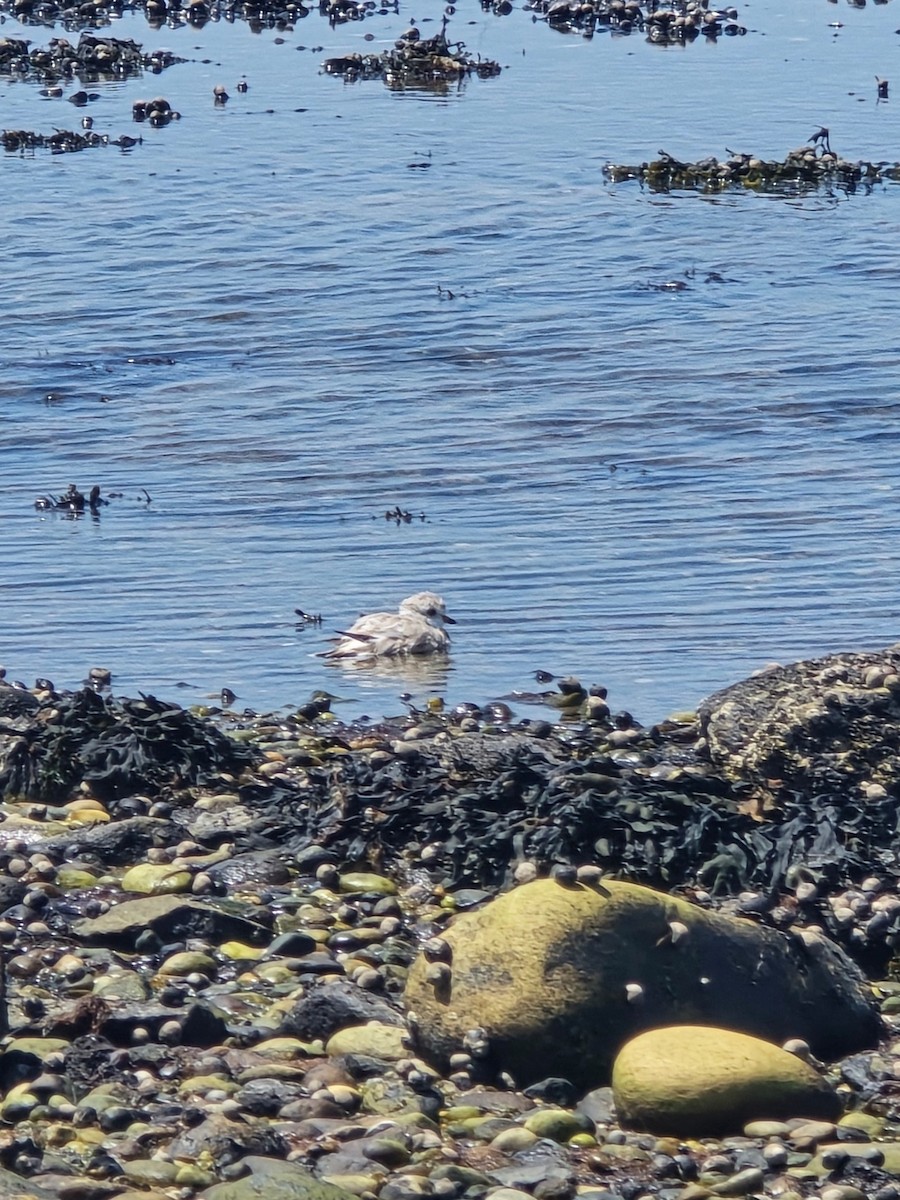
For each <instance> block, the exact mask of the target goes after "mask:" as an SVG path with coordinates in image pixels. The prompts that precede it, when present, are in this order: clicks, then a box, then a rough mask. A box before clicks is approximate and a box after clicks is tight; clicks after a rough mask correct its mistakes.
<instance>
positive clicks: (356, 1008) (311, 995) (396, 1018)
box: [279, 980, 405, 1041]
mask: <svg viewBox="0 0 900 1200" xmlns="http://www.w3.org/2000/svg"><path fill="white" fill-rule="evenodd" d="M370 1021H377V1022H379V1023H380V1024H382V1025H396V1026H403V1025H404V1024H405V1022H404V1019H403V1015H402V1013H400V1012H399V1011H398V1010H397V1009H395V1008H392V1007H391V1006H390V1005H389V1004H388V1003H387V1002H386V1001H384V1000H382V999H381V998H380V997H378V996H375V995H373V994H372V993H371V992H365V991H362V990H360V989H359V988H357V987H355V986H354V985H353V984H352V983H350V982H349V981H345V980H337V981H335V982H334V983H323V984H322V985H321V986H320V987H316V988H312V989H311V990H310V991H309V992H308V994H307V995H306V996H304V997H303V998H302V999H301V1000H298V1001H297V1003H296V1004H295V1005H294V1007H293V1008H292V1009H291V1010H290V1012H288V1013H287V1015H286V1016H285V1018H284V1020H283V1021H282V1023H281V1026H280V1028H279V1033H280V1034H281V1035H283V1036H290V1037H298V1038H304V1039H305V1040H307V1041H312V1040H314V1039H316V1038H319V1039H321V1040H322V1041H327V1040H328V1039H329V1038H330V1037H331V1036H332V1034H334V1033H337V1031H338V1030H339V1029H344V1028H345V1027H346V1026H348V1025H365V1024H367V1023H368V1022H370Z"/></svg>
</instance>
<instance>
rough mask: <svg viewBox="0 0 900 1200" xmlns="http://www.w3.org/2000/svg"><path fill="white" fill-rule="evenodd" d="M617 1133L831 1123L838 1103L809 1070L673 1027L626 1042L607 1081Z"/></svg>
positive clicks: (704, 1029) (725, 1036) (745, 1041)
mask: <svg viewBox="0 0 900 1200" xmlns="http://www.w3.org/2000/svg"><path fill="white" fill-rule="evenodd" d="M612 1086H613V1095H614V1096H615V1101H616V1110H617V1112H618V1116H619V1120H620V1121H621V1122H622V1124H623V1125H626V1126H630V1127H631V1128H633V1129H640V1130H644V1131H646V1132H648V1133H655V1134H660V1135H664V1134H674V1135H676V1136H678V1137H712V1136H718V1135H722V1134H737V1133H740V1132H741V1130H742V1129H743V1127H744V1126H745V1125H746V1124H747V1123H748V1122H749V1121H760V1120H787V1119H789V1118H793V1117H811V1118H822V1119H824V1120H828V1121H832V1120H836V1119H837V1117H838V1116H839V1114H840V1111H841V1103H840V1100H839V1099H838V1097H837V1095H836V1093H835V1092H834V1091H833V1090H832V1088H831V1087H830V1085H829V1084H828V1082H827V1081H826V1080H824V1079H823V1078H822V1076H821V1075H819V1074H818V1072H817V1071H815V1070H814V1069H813V1068H812V1067H811V1066H810V1065H809V1064H808V1063H806V1062H804V1061H803V1060H802V1059H800V1058H797V1056H796V1055H794V1054H789V1053H788V1051H786V1050H782V1049H781V1047H780V1046H775V1045H772V1043H771V1042H765V1041H763V1040H762V1039H760V1038H755V1037H750V1036H748V1035H747V1034H745V1033H736V1032H734V1030H731V1029H716V1028H712V1027H710V1026H704V1025H676V1026H669V1027H666V1028H663V1029H652V1030H650V1031H648V1032H647V1033H641V1034H638V1036H637V1037H635V1038H632V1040H631V1041H630V1042H628V1043H627V1044H626V1045H625V1046H623V1047H622V1050H621V1051H620V1052H619V1054H618V1056H617V1057H616V1061H615V1063H614V1065H613V1075H612Z"/></svg>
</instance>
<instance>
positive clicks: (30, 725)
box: [0, 687, 254, 803]
mask: <svg viewBox="0 0 900 1200" xmlns="http://www.w3.org/2000/svg"><path fill="white" fill-rule="evenodd" d="M17 691H18V689H15V688H9V687H4V688H3V695H2V697H0V701H2V704H0V796H4V797H6V798H20V799H21V798H25V799H34V800H40V801H41V802H44V803H47V802H49V803H53V802H59V801H63V800H65V799H68V798H69V796H70V794H71V793H72V791H73V789H75V788H77V787H78V785H79V784H80V783H82V782H85V783H88V784H89V785H90V788H91V790H92V791H93V793H94V794H95V795H96V796H97V797H98V798H100V799H102V800H104V801H105V802H111V801H114V800H118V799H120V798H122V797H125V796H129V795H132V794H134V793H137V792H140V793H142V794H145V795H150V796H155V795H158V794H159V793H160V792H161V791H162V790H163V789H164V788H171V787H186V786H191V785H194V784H201V783H205V782H208V781H210V780H212V779H214V778H216V777H217V776H218V775H220V774H221V773H222V772H228V773H231V772H234V771H240V770H241V769H242V768H243V767H244V766H246V765H248V764H249V763H250V762H251V761H252V760H253V757H254V755H253V752H252V751H251V750H250V749H248V748H247V747H246V746H244V745H242V744H240V743H239V742H236V741H234V740H233V739H232V738H229V737H228V736H227V735H226V734H224V733H223V732H222V731H221V730H219V729H217V728H216V726H215V725H213V724H211V723H209V722H204V721H200V720H198V719H197V718H196V717H194V716H193V715H192V714H191V713H189V712H187V711H186V710H185V709H183V708H180V707H179V706H178V705H176V704H166V703H163V702H162V701H160V700H157V699H156V698H155V697H154V696H142V697H141V698H140V699H138V700H129V699H117V698H114V697H112V696H106V697H104V696H101V695H99V694H98V693H97V692H96V691H94V690H93V689H91V688H83V689H82V690H81V691H78V692H74V693H70V694H67V695H64V696H54V697H52V699H51V700H50V702H49V703H48V704H45V705H44V706H43V707H42V708H41V709H40V710H39V715H38V717H37V718H36V719H35V718H34V717H33V716H29V715H28V714H27V713H23V712H22V710H21V698H20V696H19V695H17ZM7 713H10V715H6V714H7Z"/></svg>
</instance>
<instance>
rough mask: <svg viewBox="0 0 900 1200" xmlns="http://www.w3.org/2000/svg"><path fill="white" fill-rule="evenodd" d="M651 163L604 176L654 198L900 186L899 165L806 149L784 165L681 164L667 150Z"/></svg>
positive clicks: (750, 159)
mask: <svg viewBox="0 0 900 1200" xmlns="http://www.w3.org/2000/svg"><path fill="white" fill-rule="evenodd" d="M659 155H660V157H659V158H657V159H654V161H653V162H645V163H641V164H640V165H638V166H624V165H618V164H614V163H609V164H607V165H606V166H605V167H604V168H603V174H604V175H605V176H606V178H607V179H609V180H611V181H612V182H613V183H622V182H624V181H626V180H631V179H636V180H638V181H639V182H640V183H641V184H643V185H645V186H646V187H648V188H649V189H650V190H651V191H654V192H671V191H691V192H724V191H729V190H733V189H737V188H741V189H743V190H747V191H757V192H770V193H776V194H778V193H783V194H788V195H794V194H796V193H797V192H801V191H810V190H813V189H817V188H822V187H837V188H839V189H841V190H842V191H845V192H851V193H852V192H856V191H858V190H864V191H871V190H872V188H873V187H874V186H875V185H876V184H878V183H884V182H887V181H892V182H896V181H897V180H900V163H886V162H878V163H873V162H850V161H848V160H847V159H844V158H841V157H840V156H839V155H838V154H835V153H834V152H833V151H831V150H823V149H822V148H821V147H817V148H815V149H814V148H813V147H811V146H802V147H800V149H798V150H791V151H789V153H788V154H787V155H786V157H785V158H784V160H783V161H781V162H777V161H770V160H766V159H762V158H757V157H756V156H755V155H752V154H732V155H731V157H730V158H727V159H725V160H724V161H720V160H719V159H717V158H715V157H709V158H702V159H700V160H698V161H697V162H680V161H679V160H678V159H677V158H674V157H673V156H672V155H671V154H667V153H666V152H665V151H664V150H660V151H659Z"/></svg>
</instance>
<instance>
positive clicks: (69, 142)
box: [0, 129, 142, 154]
mask: <svg viewBox="0 0 900 1200" xmlns="http://www.w3.org/2000/svg"><path fill="white" fill-rule="evenodd" d="M141 140H142V139H141V138H135V137H129V136H128V135H127V134H123V135H122V137H117V138H111V137H110V136H109V135H108V134H105V133H94V132H93V131H92V130H89V131H88V132H87V133H76V132H75V131H74V130H71V129H56V130H54V132H53V133H35V132H34V130H31V129H4V130H2V131H0V144H2V146H3V149H4V150H6V151H7V152H8V153H11V154H13V153H16V152H18V153H20V154H24V153H25V152H26V151H29V150H49V151H50V153H51V154H74V153H77V152H78V151H79V150H91V149H93V148H94V147H96V146H118V147H119V149H120V150H130V149H131V148H132V147H133V146H137V145H138V144H139V143H140V142H141Z"/></svg>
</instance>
